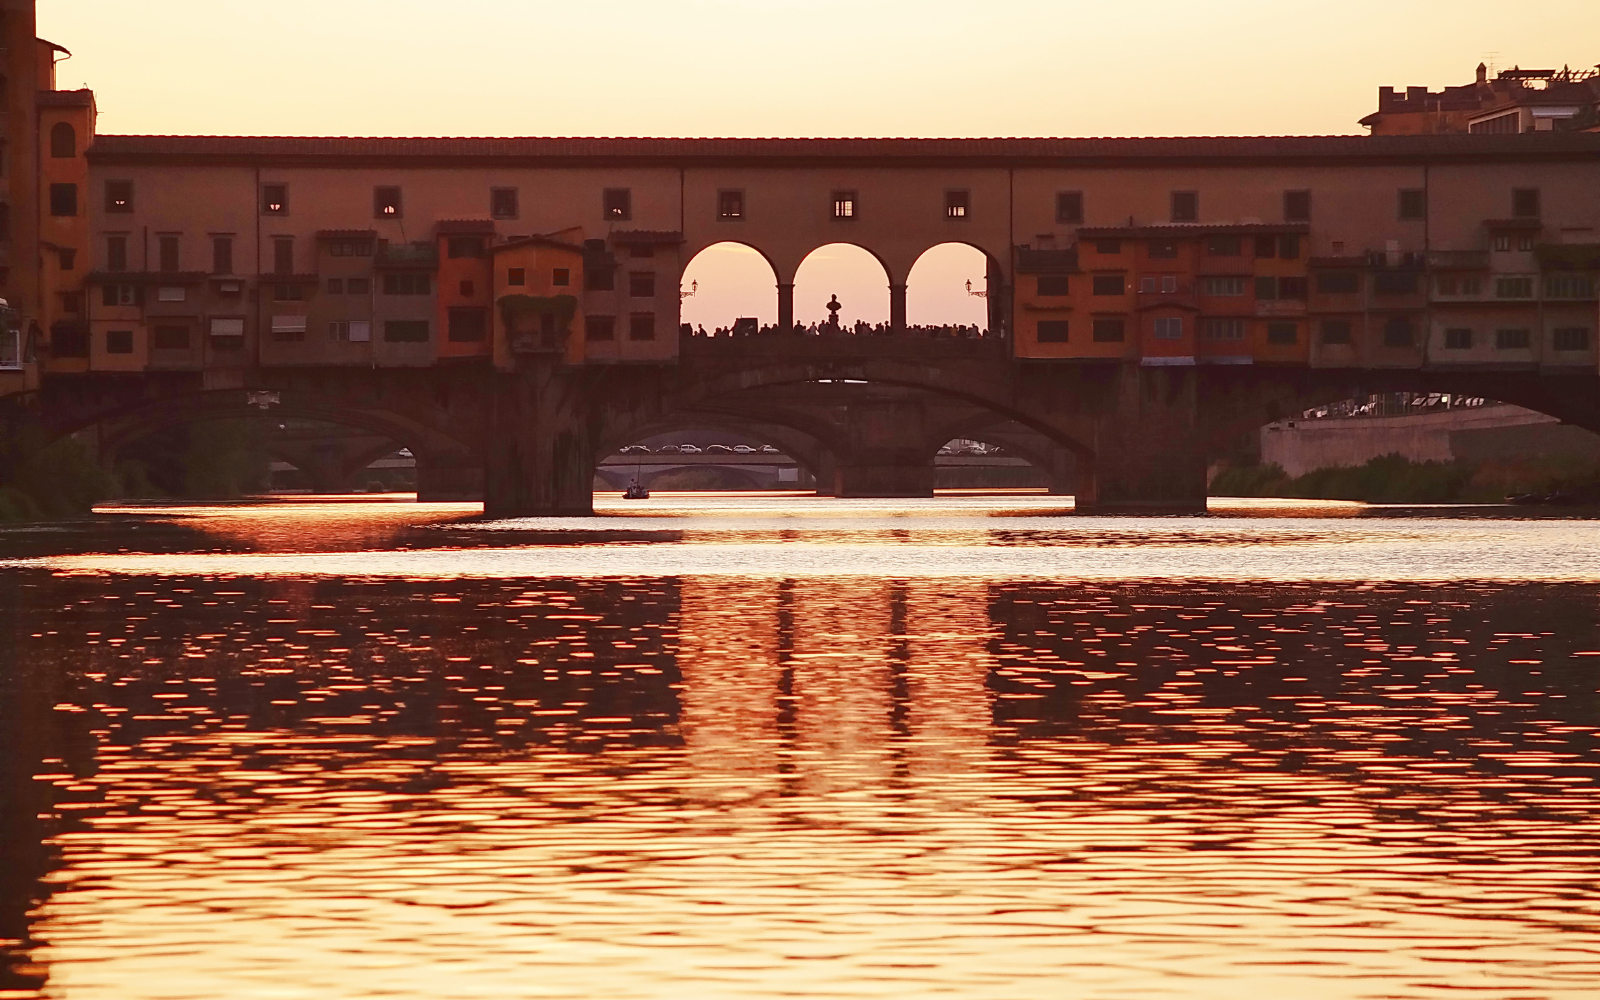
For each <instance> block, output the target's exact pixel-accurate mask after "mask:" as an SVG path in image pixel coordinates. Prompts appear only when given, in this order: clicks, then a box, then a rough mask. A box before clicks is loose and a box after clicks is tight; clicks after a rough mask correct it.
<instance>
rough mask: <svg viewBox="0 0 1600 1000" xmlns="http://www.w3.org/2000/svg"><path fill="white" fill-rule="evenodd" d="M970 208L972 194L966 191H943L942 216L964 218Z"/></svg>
mask: <svg viewBox="0 0 1600 1000" xmlns="http://www.w3.org/2000/svg"><path fill="white" fill-rule="evenodd" d="M971 208H972V195H971V193H970V192H967V191H946V192H945V193H944V217H945V218H947V219H965V218H966V217H967V215H968V213H969V212H970V210H971Z"/></svg>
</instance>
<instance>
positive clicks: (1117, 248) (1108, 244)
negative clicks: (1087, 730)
mask: <svg viewBox="0 0 1600 1000" xmlns="http://www.w3.org/2000/svg"><path fill="white" fill-rule="evenodd" d="M1094 252H1095V253H1121V252H1122V241H1121V240H1095V241H1094Z"/></svg>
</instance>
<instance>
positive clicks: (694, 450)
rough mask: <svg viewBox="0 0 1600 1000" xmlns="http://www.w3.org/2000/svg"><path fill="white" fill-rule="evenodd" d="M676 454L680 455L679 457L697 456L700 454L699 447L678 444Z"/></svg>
mask: <svg viewBox="0 0 1600 1000" xmlns="http://www.w3.org/2000/svg"><path fill="white" fill-rule="evenodd" d="M668 447H671V446H670V445H668ZM678 454H680V455H698V454H700V446H699V445H697V444H680V445H678Z"/></svg>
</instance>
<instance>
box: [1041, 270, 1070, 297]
mask: <svg viewBox="0 0 1600 1000" xmlns="http://www.w3.org/2000/svg"><path fill="white" fill-rule="evenodd" d="M1039 294H1040V295H1041V296H1050V295H1067V294H1070V293H1069V292H1068V290H1067V275H1065V274H1041V275H1039Z"/></svg>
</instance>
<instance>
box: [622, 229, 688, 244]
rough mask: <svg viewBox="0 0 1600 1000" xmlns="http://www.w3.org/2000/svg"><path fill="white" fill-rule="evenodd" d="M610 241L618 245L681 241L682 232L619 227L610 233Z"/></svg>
mask: <svg viewBox="0 0 1600 1000" xmlns="http://www.w3.org/2000/svg"><path fill="white" fill-rule="evenodd" d="M611 242H612V243H616V244H618V245H619V246H629V245H639V244H644V243H682V242H683V234H682V233H679V232H669V231H667V230H664V229H619V230H617V231H616V232H614V233H612V234H611Z"/></svg>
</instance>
